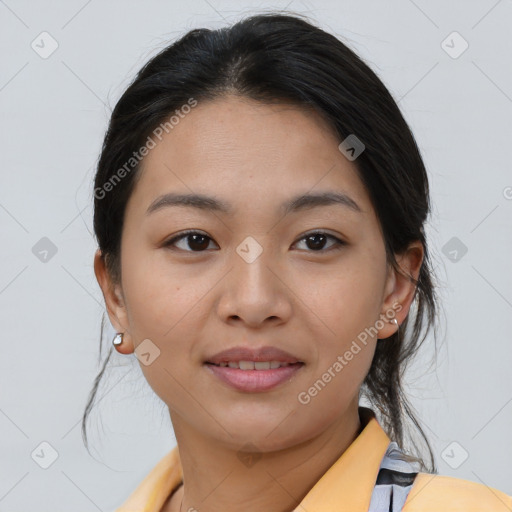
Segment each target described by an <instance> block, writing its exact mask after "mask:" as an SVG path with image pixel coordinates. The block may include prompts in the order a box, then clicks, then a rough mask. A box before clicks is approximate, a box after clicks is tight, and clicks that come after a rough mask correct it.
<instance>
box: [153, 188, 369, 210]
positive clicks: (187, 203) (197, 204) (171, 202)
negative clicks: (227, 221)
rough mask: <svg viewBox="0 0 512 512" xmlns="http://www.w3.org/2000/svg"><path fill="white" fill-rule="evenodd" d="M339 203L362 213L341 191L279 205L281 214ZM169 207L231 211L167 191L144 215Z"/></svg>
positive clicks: (207, 200)
mask: <svg viewBox="0 0 512 512" xmlns="http://www.w3.org/2000/svg"><path fill="white" fill-rule="evenodd" d="M331 205H341V206H344V207H346V208H348V209H350V210H352V211H355V212H358V213H363V210H362V209H361V208H360V207H359V205H358V204H357V203H356V202H355V201H354V200H353V199H352V198H351V197H350V196H348V195H347V194H344V193H342V192H332V191H326V192H318V193H309V194H301V195H299V196H296V197H294V198H292V199H289V200H287V201H285V202H284V203H282V204H281V205H280V211H281V212H282V213H283V215H287V214H289V213H294V212H299V211H303V210H308V209H311V208H316V207H319V206H331ZM169 207H189V208H196V209H200V210H204V211H208V212H220V213H225V214H227V215H230V214H232V213H233V208H232V206H231V205H229V204H228V203H226V202H225V201H222V200H220V199H217V198H215V197H210V196H206V195H203V194H176V193H172V192H171V193H168V194H164V195H162V196H159V197H157V198H156V199H155V200H154V201H153V202H152V203H151V204H150V205H149V207H148V209H147V210H146V215H149V214H151V213H153V212H156V211H158V210H161V209H163V208H169Z"/></svg>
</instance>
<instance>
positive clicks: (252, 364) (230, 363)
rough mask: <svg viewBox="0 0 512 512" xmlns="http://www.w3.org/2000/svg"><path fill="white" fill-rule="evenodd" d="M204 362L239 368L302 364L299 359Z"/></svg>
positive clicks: (280, 366) (261, 368) (254, 368)
mask: <svg viewBox="0 0 512 512" xmlns="http://www.w3.org/2000/svg"><path fill="white" fill-rule="evenodd" d="M205 364H210V365H213V366H218V367H221V368H238V369H239V370H244V371H245V370H257V371H262V370H276V369H277V368H284V367H286V366H293V365H302V364H304V363H302V362H301V361H297V362H294V363H291V362H288V361H221V362H220V363H218V364H217V363H212V362H210V361H206V363H205Z"/></svg>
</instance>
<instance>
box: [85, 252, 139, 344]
mask: <svg viewBox="0 0 512 512" xmlns="http://www.w3.org/2000/svg"><path fill="white" fill-rule="evenodd" d="M94 273H95V274H96V279H97V281H98V284H99V285H100V288H101V291H102V292H103V298H104V299H105V305H106V308H107V312H108V316H109V318H110V323H111V324H112V325H113V327H114V329H115V330H116V331H117V332H122V333H124V334H123V343H121V344H120V345H117V346H116V350H117V351H118V352H121V353H123V354H130V353H132V352H133V351H134V346H133V340H132V338H131V336H130V333H129V329H128V326H129V322H128V315H127V311H126V306H125V303H124V297H123V293H122V289H121V285H120V284H116V283H114V282H113V280H112V278H111V276H110V274H109V272H108V270H107V268H106V266H105V261H104V258H103V257H102V254H101V250H100V249H98V250H97V251H96V253H95V254H94Z"/></svg>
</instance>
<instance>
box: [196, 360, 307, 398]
mask: <svg viewBox="0 0 512 512" xmlns="http://www.w3.org/2000/svg"><path fill="white" fill-rule="evenodd" d="M303 366H304V363H302V362H300V361H297V362H295V363H290V362H285V361H244V360H242V361H223V362H220V363H219V364H214V363H212V362H205V363H204V367H205V369H206V370H207V371H208V372H209V373H210V375H212V376H213V377H214V378H215V379H216V380H220V382H221V383H222V384H223V385H227V386H228V387H229V388H230V389H235V390H237V391H242V392H245V393H261V392H264V391H270V390H271V389H274V388H277V387H280V386H283V385H285V384H286V383H289V382H290V381H291V380H292V379H293V378H294V377H295V376H296V374H297V373H298V372H300V371H301V369H302V367H303Z"/></svg>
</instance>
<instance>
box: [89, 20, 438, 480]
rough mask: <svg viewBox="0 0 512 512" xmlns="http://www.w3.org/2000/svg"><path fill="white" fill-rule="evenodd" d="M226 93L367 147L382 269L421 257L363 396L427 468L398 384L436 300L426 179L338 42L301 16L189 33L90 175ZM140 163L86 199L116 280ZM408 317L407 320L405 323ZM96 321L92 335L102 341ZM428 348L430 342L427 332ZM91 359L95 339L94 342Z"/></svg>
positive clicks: (127, 103) (111, 130)
mask: <svg viewBox="0 0 512 512" xmlns="http://www.w3.org/2000/svg"><path fill="white" fill-rule="evenodd" d="M228 94H234V95H239V96H242V97H246V98H250V99H253V100H257V101H260V102H263V103H267V104H270V103H283V102H286V103H292V104H295V105H297V106H299V107H302V108H304V109H310V110H314V111H316V112H318V113H319V114H320V115H322V116H323V118H324V119H325V120H326V121H327V122H328V123H329V125H330V126H331V127H332V130H333V132H334V133H335V134H336V136H337V137H339V140H340V142H341V141H342V140H343V139H345V138H346V137H347V136H348V135H350V134H355V135H356V136H357V137H358V138H359V139H360V140H361V141H363V143H364V145H365V150H364V151H363V152H362V153H361V154H360V155H359V156H358V158H357V159H356V160H354V162H353V163H354V164H355V166H356V168H357V172H358V175H359V177H360V179H361V181H362V183H363V184H364V186H365V188H366V190H367V192H368V194H369V197H370V199H371V201H372V204H373V206H374V209H375V211H376V214H377V216H378V219H379V222H380V226H381V229H382V233H383V237H384V241H385V248H386V257H387V261H388V264H389V265H392V266H393V268H394V269H395V270H397V271H398V272H400V273H401V274H403V272H402V270H401V268H400V267H399V266H398V264H397V261H396V260H395V254H400V253H402V252H403V251H404V250H405V249H406V248H407V247H408V245H409V244H410V243H411V242H413V241H417V240H419V241H421V243H422V244H423V247H424V260H423V264H422V266H421V270H420V273H419V277H418V280H417V281H415V280H414V279H413V278H412V276H408V277H409V279H411V280H412V281H413V282H414V283H415V285H416V289H415V295H414V301H413V304H412V306H411V312H410V313H409V315H408V317H407V319H406V320H405V321H404V322H403V323H402V325H401V326H400V329H399V331H398V334H397V333H395V334H393V335H392V336H391V337H389V338H387V339H386V340H384V341H380V342H378V343H377V347H376V352H375V355H374V358H373V361H372V365H371V368H370V370H369V373H368V375H367V376H366V378H365V380H364V383H363V385H362V387H361V393H360V395H361V397H365V398H366V399H367V400H368V401H369V402H370V404H371V405H373V406H374V408H375V411H376V414H377V417H378V420H379V422H380V423H381V425H382V426H383V428H384V429H385V430H386V432H387V433H388V435H389V437H390V438H391V439H392V440H394V441H396V442H397V443H398V444H399V445H400V446H401V447H404V446H405V441H406V435H405V434H406V433H407V432H408V429H406V426H407V425H406V422H405V420H406V417H408V418H409V419H410V420H411V421H412V423H413V424H414V427H415V428H416V430H417V432H419V433H420V435H421V441H422V443H424V444H425V447H426V449H427V452H428V459H429V461H428V462H427V461H426V459H425V457H424V454H423V453H422V451H420V449H419V448H418V447H417V445H416V441H414V442H412V443H411V447H412V450H413V451H414V452H415V453H413V451H411V452H410V453H409V455H408V457H410V460H416V461H417V462H418V463H419V464H420V466H421V468H422V470H424V471H428V472H433V473H435V472H437V469H436V464H435V459H434V455H433V453H432V449H431V447H430V444H429V441H428V439H427V437H426V435H425V433H424V431H423V430H422V428H421V426H420V424H419V422H418V420H417V419H416V417H415V415H414V413H413V410H412V406H411V405H410V404H409V402H408V400H407V397H406V394H405V392H404V389H403V387H402V383H403V375H404V371H405V369H406V366H407V364H408V363H409V362H410V361H411V360H412V358H413V356H414V355H415V354H416V353H417V351H418V350H419V348H420V346H421V345H422V344H423V342H424V341H425V339H426V338H427V334H428V333H429V331H430V330H431V328H432V327H434V330H435V332H437V329H436V325H435V321H436V316H437V309H438V298H437V295H436V291H435V286H434V277H435V276H434V273H433V270H432V267H431V261H430V254H429V251H428V248H427V243H426V237H425V233H424V225H425V222H426V220H427V216H428V214H429V213H430V197H429V184H428V177H427V172H426V169H425V166H424V163H423V161H422V158H421V155H420V151H419V149H418V147H417V144H416V141H415V139H414V136H413V134H412V133H411V130H410V128H409V126H408V125H407V123H406V121H405V119H404V118H403V116H402V114H401V112H400V109H399V107H398V105H397V103H396V102H395V101H394V99H393V98H392V96H391V94H390V93H389V91H388V90H387V88H386V87H385V86H384V84H383V83H382V82H381V80H380V79H379V78H378V77H377V75H376V74H375V73H374V72H373V71H372V70H371V69H370V67H369V66H368V65H367V64H365V63H364V62H363V60H362V59H361V58H360V57H358V56H357V54H356V53H354V51H352V50H351V49H350V48H349V47H348V46H346V45H345V44H344V43H342V42H341V40H340V39H338V38H337V37H335V36H334V35H331V34H329V33H327V32H325V31H324V30H322V29H321V28H319V27H317V26H315V25H314V23H313V22H311V21H310V20H308V19H305V17H304V16H302V15H299V14H295V13H293V14H290V13H288V12H287V13H281V12H271V13H263V14H258V15H253V16H250V17H246V18H244V19H242V20H240V21H238V22H236V23H235V24H233V25H231V26H228V27H224V28H221V29H218V30H210V29H206V28H201V29H194V30H190V31H189V32H188V33H186V34H185V35H184V36H182V37H181V38H180V39H179V40H177V41H175V42H174V43H172V44H170V45H169V46H167V47H165V48H164V49H163V50H162V51H160V52H159V53H158V54H157V55H156V56H154V57H153V58H151V59H150V60H149V61H148V62H147V63H146V64H145V65H144V66H143V67H142V69H141V70H140V71H139V72H138V73H137V75H136V77H135V79H134V80H133V81H132V83H131V84H130V85H129V87H128V88H127V89H126V91H125V92H124V94H123V95H122V97H121V98H120V99H119V101H118V102H117V104H116V106H115V108H114V110H113V112H112V115H111V118H110V122H109V126H108V129H107V132H106V134H105V138H104V142H103V147H102V151H101V154H100V157H99V161H98V167H97V173H96V176H95V182H94V187H95V190H105V188H104V185H105V184H106V183H107V182H109V180H111V178H112V176H113V175H114V174H115V173H116V172H117V171H118V169H120V168H121V167H122V166H123V165H124V164H125V163H126V162H127V161H129V159H130V157H131V156H132V154H133V152H134V151H135V150H137V149H138V148H140V147H141V146H143V144H144V143H145V141H146V140H147V138H148V136H150V135H151V133H152V132H153V130H154V129H155V128H156V127H157V126H159V125H160V124H161V123H162V122H164V121H165V120H166V119H168V117H169V116H170V115H172V113H173V112H174V111H176V110H177V109H180V107H181V106H182V105H185V104H187V102H188V101H189V100H190V98H194V99H195V100H196V101H198V102H201V101H205V100H213V99H216V98H221V97H222V96H224V95H228ZM139 170H140V165H136V166H134V168H133V170H132V171H131V172H128V173H126V176H124V177H123V178H122V179H121V180H119V182H118V183H117V184H116V185H115V186H113V187H111V190H109V191H108V192H106V193H104V194H96V193H95V199H94V231H95V235H96V237H97V241H98V246H99V249H100V250H101V253H102V257H103V258H104V262H105V265H106V267H107V269H108V271H109V273H110V275H111V276H112V279H113V281H114V282H115V283H120V282H121V265H120V246H121V234H122V230H123V219H124V212H125V207H126V204H127V201H128V199H129V197H130V194H131V193H132V190H133V188H134V185H135V183H136V180H137V177H138V175H140V172H139ZM413 310H415V314H414V323H413V324H412V325H408V324H409V323H410V317H411V316H412V311H413ZM103 328H104V321H103V322H102V327H101V338H103V330H104V329H103ZM433 339H434V344H436V336H434V338H433ZM112 350H113V347H112V346H110V351H109V353H108V356H107V357H106V359H105V361H104V363H103V365H102V367H101V370H100V372H99V373H98V375H97V377H96V379H95V381H94V386H93V389H92V390H91V392H90V394H89V398H88V402H87V406H86V409H85V412H84V414H83V418H82V436H83V438H84V441H85V445H86V446H87V447H88V441H87V427H86V422H87V417H88V414H89V412H90V410H91V408H92V407H93V405H94V403H95V396H96V391H97V389H98V384H99V382H100V380H101V378H102V376H103V373H104V371H105V368H106V366H107V363H108V361H109V359H110V356H111V354H112ZM100 353H101V340H100Z"/></svg>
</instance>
